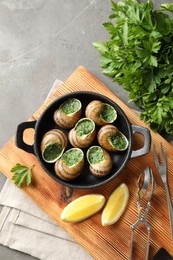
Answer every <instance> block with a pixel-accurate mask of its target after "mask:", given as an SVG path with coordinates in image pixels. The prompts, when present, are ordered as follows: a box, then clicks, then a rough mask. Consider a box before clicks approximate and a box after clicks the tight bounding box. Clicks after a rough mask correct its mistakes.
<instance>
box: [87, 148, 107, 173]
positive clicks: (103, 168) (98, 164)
mask: <svg viewBox="0 0 173 260" xmlns="http://www.w3.org/2000/svg"><path fill="white" fill-rule="evenodd" d="M87 160H88V162H89V165H90V166H89V169H90V171H91V173H92V174H93V175H95V176H98V177H102V176H106V175H108V174H109V173H110V171H111V169H112V160H111V157H110V155H109V154H108V152H106V151H105V150H104V149H102V148H101V147H100V146H91V147H90V148H89V149H88V151H87Z"/></svg>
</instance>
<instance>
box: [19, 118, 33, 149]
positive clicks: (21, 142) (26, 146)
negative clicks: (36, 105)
mask: <svg viewBox="0 0 173 260" xmlns="http://www.w3.org/2000/svg"><path fill="white" fill-rule="evenodd" d="M35 124H36V121H27V122H23V123H21V124H19V125H18V127H17V132H16V146H17V147H18V148H20V149H22V150H24V151H26V152H28V153H33V154H35V152H34V146H33V145H29V144H26V143H25V142H24V140H23V132H24V131H25V130H26V129H28V128H34V129H35Z"/></svg>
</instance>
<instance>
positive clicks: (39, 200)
mask: <svg viewBox="0 0 173 260" xmlns="http://www.w3.org/2000/svg"><path fill="white" fill-rule="evenodd" d="M79 90H86V91H94V92H99V93H101V94H104V95H105V96H108V97H109V98H111V99H112V100H114V101H115V102H116V103H117V104H118V105H119V106H120V107H121V108H122V109H123V110H124V112H125V113H126V115H127V116H128V118H129V120H130V122H131V123H132V124H135V125H141V126H144V127H147V126H146V125H145V123H144V122H142V121H141V120H140V118H139V116H138V115H137V114H136V113H135V112H134V111H132V110H131V109H130V108H129V107H128V106H127V105H125V104H124V103H123V102H122V101H121V100H120V99H119V98H118V97H116V96H115V95H114V94H113V93H112V92H111V91H110V90H109V89H108V88H107V87H106V86H105V85H103V83H101V82H100V81H99V80H98V79H97V78H95V77H94V76H93V75H92V74H91V73H90V72H88V71H87V70H86V69H85V68H84V67H82V66H80V67H79V68H78V69H77V70H76V71H74V73H73V74H72V75H71V76H70V77H69V78H68V79H67V80H66V81H65V82H64V83H63V84H62V85H61V86H60V88H58V90H57V91H56V92H55V93H54V94H53V95H52V96H51V98H49V99H48V101H47V102H46V103H44V104H43V105H42V106H41V107H40V109H39V110H38V111H36V112H35V113H34V115H33V116H32V117H31V118H30V120H37V119H38V118H39V116H40V115H41V113H42V112H43V111H44V109H45V108H46V107H47V105H48V104H50V103H51V102H52V101H53V100H55V99H57V98H58V97H60V96H62V95H64V94H66V93H70V92H73V91H79ZM151 135H152V145H151V151H150V152H149V154H148V155H146V156H142V157H138V158H134V159H131V160H130V161H129V162H128V163H127V165H126V167H125V168H124V169H123V171H122V173H121V174H120V175H119V176H118V177H117V178H116V179H115V180H113V181H111V182H109V183H107V184H105V185H104V186H101V187H98V188H96V189H93V190H77V189H75V190H72V189H70V188H65V187H64V186H62V185H61V184H59V183H57V182H55V181H54V180H53V179H51V178H50V177H49V176H48V175H47V174H46V173H45V172H44V170H43V169H42V167H41V166H40V165H39V163H38V161H37V159H36V157H35V156H34V155H32V154H28V153H26V152H24V151H23V150H21V149H18V148H17V147H16V146H15V143H14V137H13V138H11V139H10V140H9V142H8V143H7V144H6V145H5V146H4V147H3V148H2V149H1V151H0V170H1V171H2V172H3V174H4V175H5V176H7V177H8V178H9V179H11V177H12V173H11V172H10V170H11V168H12V167H13V166H14V165H15V164H16V163H18V162H19V163H21V164H24V165H27V166H31V165H32V164H35V167H34V169H33V182H32V185H30V186H29V187H22V191H23V192H24V193H25V194H26V195H28V196H29V197H30V199H32V200H33V201H34V202H35V203H36V204H37V205H38V206H39V207H41V208H42V209H43V210H44V211H45V212H46V213H47V214H48V215H49V216H50V217H51V218H52V219H54V220H55V221H56V222H57V223H58V224H59V225H60V226H61V227H62V228H63V229H65V230H66V231H67V232H68V233H69V234H70V235H71V236H72V237H73V238H74V239H75V240H76V241H77V242H78V243H79V244H81V245H82V246H83V247H84V248H85V249H86V250H87V251H88V252H89V253H90V254H91V255H92V256H93V257H94V258H95V259H104V260H105V259H116V260H118V259H129V251H130V237H131V230H130V225H131V224H132V223H134V222H135V221H136V220H137V206H136V200H137V179H138V176H139V175H140V174H141V172H143V170H144V169H145V168H146V166H150V167H151V168H152V169H153V173H154V176H155V179H156V182H157V188H156V191H155V193H154V195H153V198H152V204H151V205H152V206H151V209H150V213H149V216H148V222H149V224H150V225H151V226H152V227H153V230H152V233H151V246H150V258H152V256H153V255H154V254H155V253H156V251H157V250H158V249H159V248H160V247H164V248H165V249H167V251H168V252H170V253H171V254H172V255H173V247H172V242H171V235H170V229H169V218H168V211H167V203H166V195H165V191H164V188H163V185H162V182H161V180H160V177H159V176H158V174H157V171H156V168H155V165H154V157H153V144H154V143H155V144H156V146H157V148H159V143H160V142H162V144H163V146H164V149H165V152H166V155H167V162H168V174H169V175H168V179H169V186H170V190H173V160H172V159H171V158H173V148H172V146H171V145H170V144H169V143H168V142H167V141H166V140H165V139H163V138H162V137H161V136H160V135H159V134H156V133H153V132H152V131H151ZM25 138H26V141H27V142H28V143H32V142H33V133H32V132H31V130H29V129H28V130H27V134H26V135H25ZM135 143H142V137H141V135H135ZM121 182H125V183H126V184H127V185H128V187H129V190H130V199H129V204H128V206H127V210H126V211H125V213H124V214H123V216H122V217H121V219H120V220H119V221H118V222H117V223H115V224H114V225H112V226H110V227H102V226H101V212H99V213H98V214H96V215H94V216H93V217H91V218H89V219H87V220H85V221H83V222H81V223H77V224H68V223H63V222H61V221H60V213H61V211H62V209H63V208H64V206H65V205H66V204H67V203H69V202H70V201H71V200H74V199H75V198H77V197H79V196H81V195H84V194H88V193H92V192H97V193H101V194H103V195H104V196H105V197H106V199H107V198H108V197H109V195H110V194H111V192H112V191H113V190H114V189H115V187H116V186H117V185H119V184H120V183H121ZM171 195H173V194H172V193H171ZM146 239H147V235H146V230H145V228H144V227H142V226H141V227H140V228H139V229H138V230H137V231H136V233H135V245H136V246H135V251H134V259H144V256H145V245H146Z"/></svg>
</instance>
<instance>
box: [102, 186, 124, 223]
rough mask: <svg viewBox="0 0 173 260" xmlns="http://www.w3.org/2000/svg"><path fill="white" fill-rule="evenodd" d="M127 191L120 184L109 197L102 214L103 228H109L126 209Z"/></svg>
mask: <svg viewBox="0 0 173 260" xmlns="http://www.w3.org/2000/svg"><path fill="white" fill-rule="evenodd" d="M128 199H129V189H128V187H127V185H126V184H125V183H122V184H120V185H119V186H118V187H117V188H116V189H115V190H114V191H113V192H112V193H111V195H110V197H109V199H108V201H107V203H106V205H105V207H104V209H103V212H102V217H101V222H102V225H103V226H109V225H112V224H114V223H115V222H116V221H118V220H119V218H120V217H121V215H122V214H123V212H124V211H125V209H126V206H127V203H128Z"/></svg>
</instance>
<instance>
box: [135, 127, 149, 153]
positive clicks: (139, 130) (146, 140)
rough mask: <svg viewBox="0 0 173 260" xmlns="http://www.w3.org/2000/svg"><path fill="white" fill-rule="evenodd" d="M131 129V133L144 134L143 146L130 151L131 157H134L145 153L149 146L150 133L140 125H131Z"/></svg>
mask: <svg viewBox="0 0 173 260" xmlns="http://www.w3.org/2000/svg"><path fill="white" fill-rule="evenodd" d="M132 131H133V134H134V133H139V134H142V135H143V136H144V146H143V147H142V148H141V149H139V150H136V151H132V153H131V158H135V157H138V156H141V155H145V154H147V153H148V152H149V150H150V147H151V135H150V131H149V129H148V128H144V127H142V126H136V125H132Z"/></svg>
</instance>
